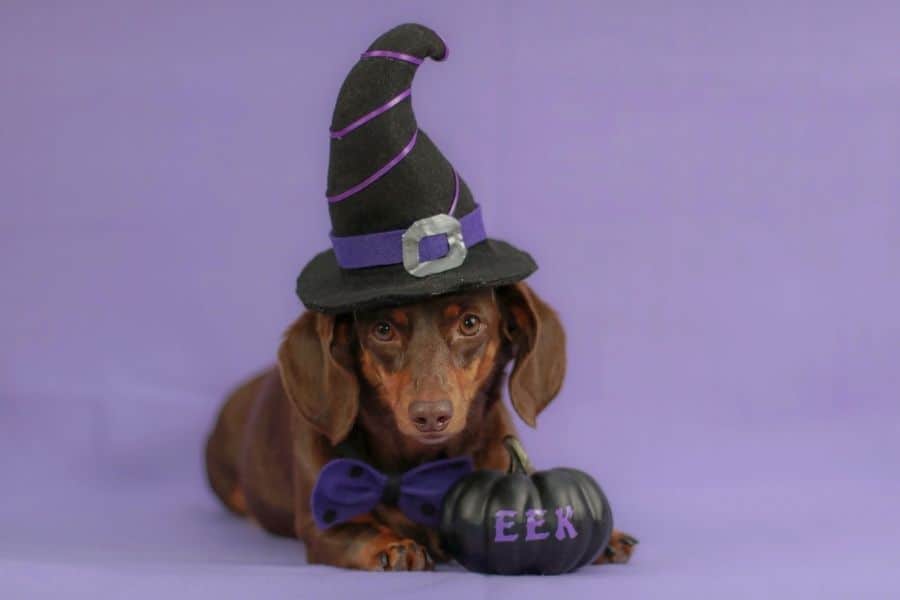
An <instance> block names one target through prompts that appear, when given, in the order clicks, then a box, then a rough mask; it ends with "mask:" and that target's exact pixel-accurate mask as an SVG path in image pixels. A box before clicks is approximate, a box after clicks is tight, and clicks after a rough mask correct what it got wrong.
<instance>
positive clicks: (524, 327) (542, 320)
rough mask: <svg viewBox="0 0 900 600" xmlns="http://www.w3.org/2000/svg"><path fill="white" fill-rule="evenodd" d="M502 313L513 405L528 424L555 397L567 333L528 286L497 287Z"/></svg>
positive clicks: (564, 372)
mask: <svg viewBox="0 0 900 600" xmlns="http://www.w3.org/2000/svg"><path fill="white" fill-rule="evenodd" d="M497 295H498V297H499V299H500V301H501V306H502V309H503V313H504V324H503V333H504V335H505V336H506V338H507V340H509V342H510V343H511V344H512V347H513V352H514V355H515V366H514V367H513V371H512V375H511V376H510V378H509V398H510V401H511V402H512V405H513V408H515V409H516V412H517V413H518V414H519V416H520V417H521V418H522V420H523V421H525V422H526V423H528V425H530V426H531V427H534V426H535V425H536V420H535V419H536V418H537V416H538V414H540V412H541V411H542V410H544V408H545V407H546V406H547V405H548V404H550V401H551V400H553V398H555V397H556V394H557V393H558V392H559V388H560V387H561V386H562V382H563V377H564V376H565V374H566V334H565V331H564V330H563V326H562V323H561V322H560V320H559V317H558V316H557V315H556V311H554V310H553V309H552V308H550V307H549V306H548V305H547V304H546V303H545V302H544V301H543V300H541V299H540V298H538V296H537V294H535V293H534V292H533V291H532V289H531V288H530V287H528V286H527V285H526V284H524V283H517V284H514V285H510V286H504V287H501V288H498V289H497Z"/></svg>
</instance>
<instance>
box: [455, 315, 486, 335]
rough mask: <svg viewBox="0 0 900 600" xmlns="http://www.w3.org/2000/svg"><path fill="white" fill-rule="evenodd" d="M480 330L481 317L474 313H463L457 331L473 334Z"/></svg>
mask: <svg viewBox="0 0 900 600" xmlns="http://www.w3.org/2000/svg"><path fill="white" fill-rule="evenodd" d="M480 330H481V319H479V318H478V317H476V316H475V315H463V318H462V319H461V320H460V322H459V332H460V333H461V334H463V335H475V334H476V333H478V332H479V331H480Z"/></svg>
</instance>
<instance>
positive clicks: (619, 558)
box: [594, 531, 638, 565]
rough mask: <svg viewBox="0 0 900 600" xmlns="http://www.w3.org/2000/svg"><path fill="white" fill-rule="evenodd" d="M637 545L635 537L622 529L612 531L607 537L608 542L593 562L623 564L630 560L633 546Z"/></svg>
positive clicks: (597, 563)
mask: <svg viewBox="0 0 900 600" xmlns="http://www.w3.org/2000/svg"><path fill="white" fill-rule="evenodd" d="M637 545H638V541H637V539H636V538H635V537H633V536H630V535H628V534H627V533H624V532H622V531H613V532H612V535H611V536H610V538H609V544H608V545H607V546H606V549H605V550H603V552H602V553H601V554H600V556H598V557H597V560H595V561H594V564H595V565H603V564H607V563H612V564H625V563H627V562H628V561H629V560H631V555H632V554H633V553H634V547H635V546H637Z"/></svg>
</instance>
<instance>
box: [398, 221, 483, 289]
mask: <svg viewBox="0 0 900 600" xmlns="http://www.w3.org/2000/svg"><path fill="white" fill-rule="evenodd" d="M433 235H445V236H447V247H448V250H447V254H445V255H444V256H442V257H440V258H435V259H433V260H421V257H420V256H419V242H421V241H422V240H423V239H425V238H427V237H431V236H433ZM402 239H403V268H404V269H406V272H407V273H409V274H410V275H412V276H414V277H427V276H428V275H433V274H435V273H443V272H444V271H449V270H450V269H455V268H456V267H458V266H460V265H461V264H463V262H464V261H465V260H466V254H468V252H469V251H468V249H466V243H465V241H464V240H463V235H462V226H461V225H460V223H459V221H457V220H456V219H455V218H453V217H451V216H450V215H444V214H441V215H434V216H433V217H426V218H424V219H419V220H418V221H416V222H415V223H413V224H412V225H410V226H409V229H407V230H406V231H405V232H403V238H402Z"/></svg>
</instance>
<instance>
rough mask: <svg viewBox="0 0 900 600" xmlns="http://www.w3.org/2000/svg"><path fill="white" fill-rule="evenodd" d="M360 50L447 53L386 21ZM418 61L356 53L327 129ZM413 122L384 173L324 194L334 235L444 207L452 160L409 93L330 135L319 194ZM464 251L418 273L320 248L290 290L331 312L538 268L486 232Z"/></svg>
mask: <svg viewBox="0 0 900 600" xmlns="http://www.w3.org/2000/svg"><path fill="white" fill-rule="evenodd" d="M368 49H369V50H389V51H393V52H400V53H403V54H408V55H412V56H416V57H418V58H420V59H424V58H431V59H434V60H443V58H445V57H446V55H447V48H446V46H445V44H444V42H443V40H441V38H440V37H439V36H438V35H437V34H436V33H434V32H433V31H432V30H430V29H428V28H427V27H424V26H423V25H417V24H406V25H400V26H399V27H395V28H394V29H392V30H390V31H388V32H387V33H385V34H383V35H381V36H380V37H379V38H378V39H377V40H375V42H373V43H372V45H371V46H369V48H368ZM427 66H428V63H427V62H426V63H423V64H422V65H419V66H416V65H414V64H411V63H408V62H404V61H402V60H396V59H392V58H384V57H372V58H361V59H360V60H359V61H358V62H357V63H356V65H355V66H354V67H353V68H352V69H351V70H350V73H349V74H348V75H347V78H346V80H345V81H344V84H343V85H342V86H341V90H340V92H339V94H338V99H337V103H336V105H335V109H334V114H333V117H332V123H331V129H332V130H333V131H336V130H340V129H343V128H345V127H346V126H347V125H349V124H350V123H353V122H354V121H356V120H357V119H359V118H360V117H362V116H364V115H366V114H368V113H370V112H371V111H373V110H375V109H376V108H378V107H380V106H382V105H383V104H384V103H386V102H387V101H388V100H390V99H392V98H394V97H396V96H397V95H398V94H400V93H401V92H403V91H404V90H406V89H408V88H410V86H412V82H413V78H414V76H415V73H416V70H417V69H419V68H426V67H427ZM414 94H415V92H414V91H413V95H414ZM417 131H418V137H417V140H416V144H415V146H414V147H413V149H412V151H411V152H410V153H409V154H408V155H406V156H405V157H404V158H403V159H402V160H401V161H400V162H399V163H398V164H397V165H396V166H394V167H393V168H392V169H391V170H390V171H389V172H387V173H386V174H385V175H384V176H382V177H381V178H380V179H378V180H377V181H375V182H374V183H372V184H370V185H369V186H368V187H366V188H365V189H362V190H360V191H358V192H356V193H355V194H353V195H351V196H349V197H347V198H345V199H343V200H340V201H338V202H332V203H329V205H328V206H329V213H330V216H331V224H332V232H333V233H334V234H335V235H337V236H342V237H343V236H352V235H362V234H368V233H376V232H380V231H389V230H396V229H406V228H407V227H409V226H410V225H412V224H413V223H414V222H415V221H418V220H419V219H423V218H426V217H431V216H434V215H437V214H441V213H447V212H448V210H449V208H450V206H451V203H452V201H453V193H454V187H455V179H454V169H453V167H452V165H451V164H450V163H449V161H447V159H446V158H445V157H444V155H443V154H441V152H440V150H438V148H437V146H435V144H434V143H433V142H432V140H431V138H430V137H429V136H428V135H427V134H426V133H425V132H424V131H422V130H421V129H419V128H418V123H417V122H416V118H415V115H414V113H413V108H412V100H411V98H407V99H405V100H403V101H402V102H400V103H399V104H398V105H396V106H394V107H393V108H391V109H390V110H388V111H387V112H384V113H382V114H380V115H379V116H377V117H375V118H374V119H372V120H370V121H368V122H367V123H365V124H364V125H362V126H360V127H358V128H356V129H354V130H353V131H350V132H349V133H347V134H345V135H344V136H343V137H341V138H340V139H332V140H331V152H330V158H329V165H328V188H327V195H328V196H335V195H337V194H340V193H342V192H345V191H346V190H348V189H350V188H352V187H353V186H355V185H357V184H359V183H360V182H362V181H364V180H365V179H366V178H368V177H369V176H371V175H372V174H373V173H375V172H376V171H378V170H379V169H381V168H382V167H383V166H384V165H386V164H387V163H389V162H390V161H391V160H392V159H393V158H395V157H396V156H397V155H398V154H399V153H400V151H401V150H402V149H403V148H404V147H405V146H406V145H407V144H408V143H409V142H410V140H411V138H412V136H413V134H415V133H416V132H417ZM459 185H460V189H459V199H458V201H457V207H456V210H455V212H454V216H455V217H456V218H461V217H463V216H465V215H466V214H468V213H469V212H471V211H472V210H474V209H475V200H474V198H473V196H472V192H471V190H470V189H469V187H468V185H466V183H465V181H464V180H463V178H462V177H461V176H460V178H459ZM468 251H469V253H468V256H467V258H466V261H465V262H464V263H463V264H462V265H461V266H459V267H457V268H456V269H453V270H451V271H447V272H443V273H437V274H434V275H430V276H428V277H424V278H418V277H413V276H412V275H410V274H408V273H407V272H406V270H405V269H404V268H403V265H391V266H387V267H376V268H369V269H354V270H349V269H347V270H345V269H341V268H340V266H339V265H338V264H337V261H336V259H335V257H334V252H333V251H331V250H328V251H326V252H323V253H321V254H319V255H318V256H316V257H315V258H314V259H313V260H312V261H310V263H309V264H308V265H307V266H306V267H305V268H304V270H303V272H302V273H301V274H300V276H299V278H298V279H297V294H298V296H299V297H300V299H301V300H302V301H303V303H304V304H305V305H306V306H307V308H310V309H314V310H320V311H323V312H329V313H336V312H345V311H349V310H355V309H360V308H364V307H374V306H378V305H384V304H396V303H402V302H408V301H414V300H416V299H417V298H421V297H423V296H431V295H436V294H444V293H449V292H453V291H458V290H462V289H471V288H476V287H485V286H493V285H500V284H505V283H512V282H514V281H518V280H520V279H523V278H524V277H527V276H528V275H530V274H531V273H532V272H533V271H534V270H535V269H536V268H537V266H536V265H535V263H534V261H533V260H532V259H531V257H530V256H529V255H528V254H526V253H524V252H522V251H520V250H518V249H516V248H514V247H512V246H510V245H509V244H506V243H503V242H498V241H492V240H488V241H485V242H482V243H480V244H476V245H475V246H473V247H471V248H469V249H468Z"/></svg>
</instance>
